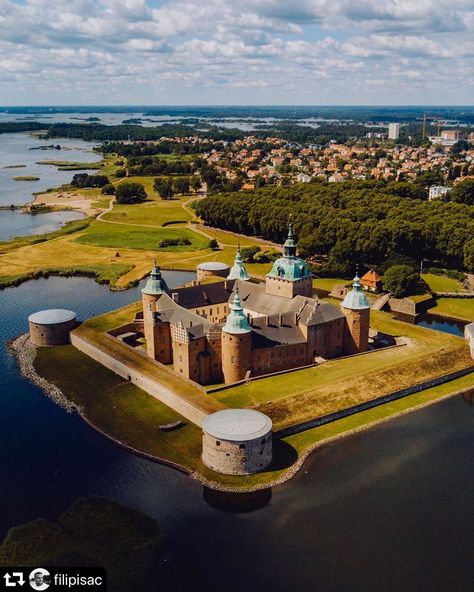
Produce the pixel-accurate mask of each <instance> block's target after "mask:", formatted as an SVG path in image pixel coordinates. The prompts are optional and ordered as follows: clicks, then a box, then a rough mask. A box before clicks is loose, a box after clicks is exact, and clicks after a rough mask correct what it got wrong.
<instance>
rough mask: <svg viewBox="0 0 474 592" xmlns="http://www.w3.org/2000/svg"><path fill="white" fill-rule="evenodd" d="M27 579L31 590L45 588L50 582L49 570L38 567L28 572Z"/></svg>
mask: <svg viewBox="0 0 474 592" xmlns="http://www.w3.org/2000/svg"><path fill="white" fill-rule="evenodd" d="M29 581H30V586H31V587H32V588H33V590H47V589H48V588H49V586H50V584H51V576H50V573H49V571H47V570H46V569H43V568H42V567H38V568H36V569H34V570H33V571H32V572H31V573H30V576H29Z"/></svg>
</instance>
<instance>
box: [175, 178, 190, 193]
mask: <svg viewBox="0 0 474 592" xmlns="http://www.w3.org/2000/svg"><path fill="white" fill-rule="evenodd" d="M173 189H174V191H176V193H189V179H188V177H178V178H177V179H175V180H174V182H173Z"/></svg>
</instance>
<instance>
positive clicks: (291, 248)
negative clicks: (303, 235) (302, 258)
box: [283, 222, 297, 257]
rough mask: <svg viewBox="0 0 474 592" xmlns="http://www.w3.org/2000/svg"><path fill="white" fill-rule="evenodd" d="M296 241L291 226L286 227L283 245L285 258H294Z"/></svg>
mask: <svg viewBox="0 0 474 592" xmlns="http://www.w3.org/2000/svg"><path fill="white" fill-rule="evenodd" d="M296 246H297V245H296V241H295V237H294V235H293V224H292V223H291V222H290V223H289V225H288V236H287V239H286V241H285V244H284V245H283V254H284V256H285V257H296Z"/></svg>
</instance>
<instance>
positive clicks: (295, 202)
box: [195, 181, 474, 275]
mask: <svg viewBox="0 0 474 592" xmlns="http://www.w3.org/2000/svg"><path fill="white" fill-rule="evenodd" d="M404 185H406V184H403V183H395V182H385V181H347V182H344V183H325V182H319V183H308V184H297V185H292V186H286V187H265V188H262V189H259V190H257V191H254V192H230V193H221V194H213V195H210V196H208V197H206V198H204V199H203V200H201V201H199V202H198V203H197V204H196V206H195V207H196V213H197V214H198V215H199V216H200V217H201V218H202V219H203V220H204V221H205V223H206V224H209V225H211V226H216V227H219V228H223V229H226V230H232V231H235V232H241V233H244V234H247V235H251V236H252V235H253V236H261V237H263V238H265V239H269V240H273V241H275V242H278V243H282V242H283V241H284V240H285V237H286V233H287V227H288V221H289V220H290V219H291V220H292V221H293V224H294V228H295V231H296V234H297V236H298V239H299V251H300V254H301V256H303V257H309V258H310V257H313V256H315V255H327V261H328V262H327V264H326V268H325V271H326V273H328V274H331V273H332V274H334V275H337V274H338V273H341V274H343V273H345V271H346V270H347V269H348V268H349V267H350V266H352V268H353V265H354V264H355V263H359V264H361V265H364V266H368V265H371V266H372V265H373V266H377V265H381V264H382V263H384V262H385V261H386V260H387V258H394V257H399V258H401V260H403V257H405V258H407V259H411V260H416V261H418V262H419V261H420V260H421V259H424V260H427V261H431V262H433V263H436V264H438V265H440V266H442V267H447V268H450V269H459V270H468V271H474V208H473V207H472V206H469V205H467V204H464V203H453V202H447V203H445V202H441V201H431V202H429V201H425V200H422V199H419V198H418V197H413V194H412V193H410V192H408V193H406V192H405V191H404V190H403V189H404V187H403V186H404ZM415 195H416V194H415Z"/></svg>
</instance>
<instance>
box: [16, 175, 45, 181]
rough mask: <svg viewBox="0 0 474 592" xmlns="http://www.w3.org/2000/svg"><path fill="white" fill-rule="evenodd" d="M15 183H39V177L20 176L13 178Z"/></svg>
mask: <svg viewBox="0 0 474 592" xmlns="http://www.w3.org/2000/svg"><path fill="white" fill-rule="evenodd" d="M13 180H14V181H39V180H40V178H39V177H33V176H32V175H20V176H19V177H13Z"/></svg>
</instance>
